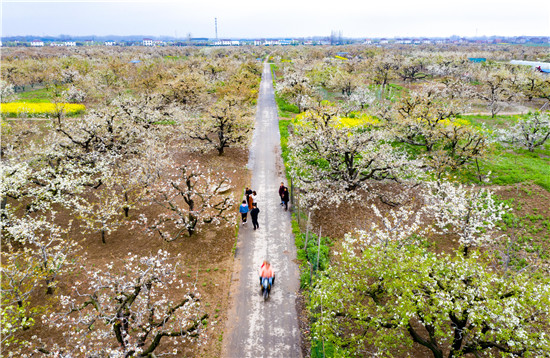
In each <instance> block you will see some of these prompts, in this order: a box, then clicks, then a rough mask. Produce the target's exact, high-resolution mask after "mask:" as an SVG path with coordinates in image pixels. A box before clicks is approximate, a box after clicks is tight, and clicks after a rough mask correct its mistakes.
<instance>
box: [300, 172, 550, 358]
mask: <svg viewBox="0 0 550 358" xmlns="http://www.w3.org/2000/svg"><path fill="white" fill-rule="evenodd" d="M387 189H388V190H390V191H392V190H399V188H398V187H397V185H396V184H390V185H389V186H388V188H387ZM488 189H490V190H492V191H494V192H495V193H496V194H497V197H498V198H499V199H501V200H505V201H506V202H507V203H508V205H509V206H510V208H511V211H510V212H511V213H512V214H513V215H515V216H516V217H518V218H519V220H520V222H521V224H520V225H519V227H518V228H509V227H508V228H506V230H504V231H497V232H496V235H498V236H500V237H501V239H500V240H497V241H496V243H495V245H494V246H493V247H491V248H490V249H491V250H496V251H497V252H499V253H501V257H503V256H505V255H506V253H507V254H508V255H510V257H511V261H512V262H511V265H513V264H515V265H521V266H519V267H520V268H521V267H524V266H525V265H533V267H535V266H536V267H537V268H538V269H542V270H545V271H550V193H549V192H548V191H546V190H545V189H543V188H541V187H540V186H538V185H534V184H529V183H523V184H518V185H510V186H492V187H489V188H488ZM416 194H418V193H416V192H414V191H411V196H412V197H414V196H417V195H416ZM372 204H375V205H377V207H378V208H379V210H380V212H381V214H382V215H384V214H385V213H386V212H387V211H388V210H390V206H388V205H385V204H383V203H382V202H381V201H380V200H379V199H373V200H364V201H362V202H359V203H344V204H342V205H340V206H339V207H333V206H327V207H322V208H321V209H320V210H318V211H315V212H312V215H311V224H310V225H311V226H310V228H311V229H312V230H313V231H315V233H318V232H319V229H321V230H322V235H323V236H328V237H330V238H332V239H333V245H334V246H333V247H332V249H331V251H334V250H339V249H340V248H341V241H342V239H343V237H344V235H345V234H346V233H348V232H350V231H353V230H354V229H368V228H370V226H371V225H372V223H373V222H376V223H378V222H379V219H378V218H377V217H376V216H375V215H374V213H373V210H372V209H371V205H372ZM412 205H413V206H414V207H415V208H416V209H419V208H420V207H421V205H422V204H421V202H420V201H416V202H414V203H413V204H412ZM293 210H294V212H295V213H297V212H298V203H296V204H295V206H294V208H293ZM299 210H300V212H301V222H300V227H301V229H302V230H303V231H305V225H306V220H307V212H306V210H304V208H300V209H299ZM422 221H423V222H425V223H428V222H429V218H426V217H424V218H422ZM503 226H504V225H503ZM503 234H508V235H509V236H512V237H514V238H515V240H516V242H515V243H514V245H510V242H509V241H508V239H506V237H505V236H503ZM510 234H512V235H510ZM428 242H429V244H430V249H432V250H434V251H436V252H446V253H450V252H452V251H453V250H456V249H457V248H458V246H459V245H458V238H457V237H452V236H451V235H432V236H431V237H430V238H429V239H428ZM502 263H503V262H499V264H502ZM306 305H307V302H305V300H302V302H300V305H299V306H300V308H301V309H300V311H301V315H302V317H301V320H300V321H301V330H302V331H303V332H306V336H307V332H308V330H309V322H308V320H307V309H306ZM416 328H417V330H418V331H419V332H423V333H424V334H425V335H427V332H425V331H423V328H421V327H420V326H417V327H416ZM302 343H303V351H305V352H310V349H311V347H310V344H309V342H308V341H307V339H303V340H302ZM393 356H394V357H398V358H401V357H431V356H432V353H431V351H430V350H429V349H427V348H425V347H422V346H420V345H418V344H415V345H414V346H413V347H411V348H410V349H408V351H407V352H395V353H394V355H393ZM467 356H468V357H473V355H467Z"/></svg>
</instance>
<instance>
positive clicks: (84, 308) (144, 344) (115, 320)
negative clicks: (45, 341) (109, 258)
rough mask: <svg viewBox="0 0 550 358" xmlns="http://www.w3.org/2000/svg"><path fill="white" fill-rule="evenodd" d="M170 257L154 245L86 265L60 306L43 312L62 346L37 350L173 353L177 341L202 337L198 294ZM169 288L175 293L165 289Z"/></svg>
mask: <svg viewBox="0 0 550 358" xmlns="http://www.w3.org/2000/svg"><path fill="white" fill-rule="evenodd" d="M174 261H175V260H174V258H172V257H170V255H169V254H168V252H166V251H162V250H159V251H158V252H157V253H156V254H153V255H150V256H138V255H132V254H128V256H127V257H126V258H124V260H123V261H122V262H119V263H116V264H115V263H113V262H112V263H109V264H107V265H105V267H100V268H98V267H95V268H92V269H86V270H85V275H84V276H83V278H84V279H83V280H81V281H77V282H75V284H74V285H73V287H72V289H71V291H72V292H71V293H70V295H68V296H62V297H61V304H62V306H63V310H62V311H61V312H57V313H52V314H50V315H49V316H47V317H44V320H45V321H46V322H49V324H50V325H51V326H52V327H56V328H61V329H62V330H63V334H64V336H65V339H66V340H67V345H66V347H59V346H53V347H45V348H41V351H43V352H45V351H46V352H50V353H52V354H68V353H69V352H71V355H72V354H77V352H78V354H80V352H86V354H87V355H97V356H109V357H151V356H160V355H166V354H175V355H177V354H178V350H179V349H181V348H180V346H181V344H182V343H183V342H186V341H198V340H199V341H200V340H204V339H205V338H206V337H205V332H204V325H205V321H206V319H207V317H208V315H207V314H205V313H203V312H202V310H201V306H200V294H199V293H198V292H197V290H196V288H195V287H194V286H190V285H188V284H186V283H185V282H184V280H183V277H184V272H183V270H182V268H181V267H179V266H178V265H177V263H176V262H174ZM169 288H172V289H176V291H177V292H178V293H177V295H174V294H168V289H169ZM165 341H166V342H165ZM161 343H162V345H161Z"/></svg>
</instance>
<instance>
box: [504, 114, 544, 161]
mask: <svg viewBox="0 0 550 358" xmlns="http://www.w3.org/2000/svg"><path fill="white" fill-rule="evenodd" d="M548 138H550V115H549V114H548V113H534V114H531V115H530V116H528V117H527V118H522V119H520V120H518V122H517V123H516V124H515V125H513V126H511V127H508V128H506V129H501V130H499V131H498V132H497V140H499V141H501V142H505V143H511V144H520V145H521V146H523V147H525V148H526V149H527V150H529V151H530V152H534V151H535V148H537V147H540V146H542V145H544V143H546V141H547V140H548Z"/></svg>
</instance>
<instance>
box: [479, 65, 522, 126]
mask: <svg viewBox="0 0 550 358" xmlns="http://www.w3.org/2000/svg"><path fill="white" fill-rule="evenodd" d="M476 76H477V79H478V81H479V82H481V86H480V88H479V89H478V91H477V92H476V96H477V97H478V98H480V99H482V100H484V101H486V103H487V108H488V109H489V111H490V112H491V117H492V118H494V117H495V116H496V115H497V114H498V113H499V112H500V111H502V109H503V108H504V107H505V106H506V105H507V104H508V103H509V102H510V101H512V100H513V99H514V97H516V96H517V94H516V93H515V92H514V91H513V89H512V87H511V84H510V81H509V77H510V73H509V71H507V70H505V69H497V68H493V67H491V66H487V67H485V68H480V69H478V71H477V73H476Z"/></svg>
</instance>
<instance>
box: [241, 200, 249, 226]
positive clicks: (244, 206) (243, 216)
mask: <svg viewBox="0 0 550 358" xmlns="http://www.w3.org/2000/svg"><path fill="white" fill-rule="evenodd" d="M239 212H240V213H241V219H242V220H243V225H244V224H246V217H247V216H248V205H247V204H246V200H243V203H242V204H241V206H239Z"/></svg>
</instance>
